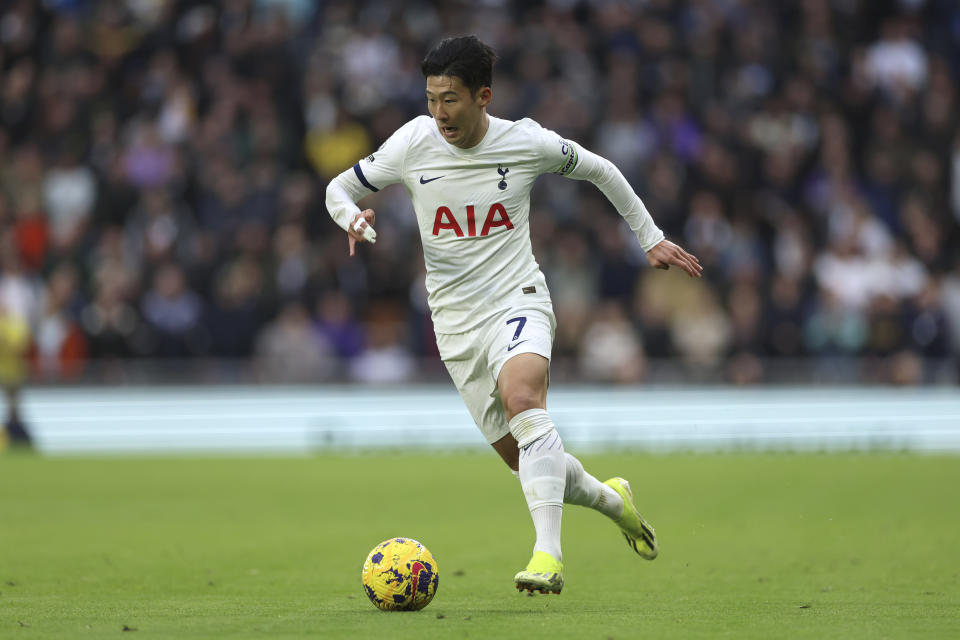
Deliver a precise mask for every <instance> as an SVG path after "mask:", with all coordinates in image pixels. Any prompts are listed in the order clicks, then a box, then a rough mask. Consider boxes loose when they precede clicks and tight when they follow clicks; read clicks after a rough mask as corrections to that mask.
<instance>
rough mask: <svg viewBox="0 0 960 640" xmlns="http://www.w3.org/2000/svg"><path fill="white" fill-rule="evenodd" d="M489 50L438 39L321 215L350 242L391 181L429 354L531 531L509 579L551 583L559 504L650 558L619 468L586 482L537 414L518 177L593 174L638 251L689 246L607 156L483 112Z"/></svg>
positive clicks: (537, 368)
mask: <svg viewBox="0 0 960 640" xmlns="http://www.w3.org/2000/svg"><path fill="white" fill-rule="evenodd" d="M495 60H496V55H495V53H494V51H493V49H491V48H490V47H489V46H487V45H486V44H484V43H483V42H481V41H480V40H478V39H477V38H476V37H474V36H467V37H459V38H448V39H446V40H443V41H442V42H440V43H439V44H438V45H436V47H434V48H433V49H432V50H431V51H430V52H429V53H428V54H427V56H426V58H425V59H424V61H423V63H422V65H421V70H422V71H423V75H424V77H425V78H426V98H427V109H428V110H429V112H430V116H429V117H428V116H419V117H417V118H414V119H413V120H411V121H410V122H408V123H406V124H405V125H403V126H402V127H400V128H399V129H398V130H397V131H396V132H395V133H394V134H393V135H392V136H390V138H389V139H388V140H387V141H386V142H385V143H384V144H383V146H381V147H380V149H379V150H377V151H376V152H374V153H373V154H372V155H370V156H368V157H366V158H364V159H363V160H360V161H359V162H358V163H357V164H355V165H354V166H353V168H351V169H348V170H347V171H344V172H343V173H341V174H340V175H339V176H337V177H336V178H335V179H334V180H333V181H332V182H330V184H329V186H328V187H327V194H326V204H327V209H328V211H329V212H330V215H331V216H332V217H333V219H334V220H335V221H336V223H337V224H338V225H339V226H340V227H341V228H343V229H344V230H345V231H346V232H347V234H348V235H349V240H348V243H349V251H350V255H354V252H355V246H356V243H363V242H371V243H372V242H375V241H376V232H375V231H374V228H373V224H374V223H375V221H376V220H375V215H374V211H373V210H372V209H366V210H364V211H361V210H360V209H359V207H358V206H357V205H356V202H357V201H359V200H360V199H362V198H363V197H364V196H366V195H368V194H370V193H372V192H375V191H378V190H379V189H382V188H383V187H385V186H387V185H389V184H393V183H396V182H401V183H403V185H404V186H405V187H406V189H407V192H408V193H409V194H410V197H411V199H412V201H413V207H414V209H415V211H416V214H417V223H418V225H419V228H420V236H421V238H422V241H423V253H424V260H425V262H426V268H427V276H426V284H427V290H428V293H429V297H428V301H429V305H430V310H431V314H432V317H433V322H434V327H435V331H436V336H437V346H438V348H439V352H440V356H441V358H442V359H443V362H444V364H445V365H446V367H447V371H448V372H449V373H450V377H451V378H453V381H454V383H455V384H456V386H457V389H458V390H459V392H460V395H461V397H462V398H463V400H464V402H465V403H466V405H467V408H468V409H469V411H470V414H471V415H472V416H473V419H474V421H475V422H476V423H477V426H478V427H479V428H480V431H481V432H482V433H483V435H484V436H485V437H486V439H487V441H488V442H490V444H491V445H493V448H494V449H495V450H496V452H497V453H498V454H500V456H501V457H502V458H503V460H504V461H505V462H506V463H507V465H508V466H509V467H510V469H512V470H513V472H514V474H515V475H517V477H518V478H519V480H520V485H521V487H522V489H523V493H524V496H525V497H526V501H527V505H528V507H529V509H530V514H531V517H532V519H533V525H534V529H535V531H536V543H535V544H534V547H533V557H532V558H531V559H530V562H529V564H528V565H527V567H526V568H525V569H524V570H523V571H520V572H519V573H517V574H516V576H515V578H514V581H515V583H516V586H517V588H518V589H521V590H523V589H526V590H527V591H534V590H537V591H540V592H554V593H559V592H560V590H561V589H562V588H563V564H562V560H563V556H562V553H561V550H560V522H561V516H562V513H563V504H564V503H568V504H578V505H583V506H587V507H591V508H593V509H596V510H597V511H600V512H601V513H603V514H605V515H606V516H608V517H609V518H611V519H612V520H614V522H616V524H617V525H618V526H619V527H620V530H621V531H622V532H623V535H624V537H625V538H626V539H627V542H628V544H629V545H630V547H631V548H632V549H633V550H634V551H635V552H636V553H637V554H639V555H640V556H641V557H643V558H646V559H648V560H653V559H654V558H656V556H657V551H658V546H657V539H656V537H655V533H654V530H653V527H651V526H650V525H649V524H648V523H647V522H646V521H645V520H644V519H643V518H642V517H641V515H640V513H639V511H638V510H637V508H636V506H635V505H634V503H633V493H632V491H631V488H630V485H629V484H628V483H627V481H626V480H624V479H622V478H612V479H610V480H607V481H606V482H600V481H598V480H597V479H596V478H594V477H593V476H591V475H590V474H589V473H587V472H586V471H585V470H584V468H583V465H581V464H580V462H579V461H578V460H577V459H576V458H575V457H573V456H572V455H570V454H569V453H565V452H564V449H563V442H562V440H561V438H560V434H559V433H558V432H557V430H556V428H555V427H554V424H553V421H552V420H551V418H550V414H549V413H547V410H546V406H547V385H548V383H549V364H550V353H551V348H552V345H553V337H554V332H555V328H556V327H555V325H556V320H555V318H554V314H553V308H552V305H551V302H550V294H549V292H548V290H547V285H546V282H545V280H544V276H543V274H542V273H541V272H540V269H539V267H538V265H537V263H536V261H535V259H534V256H533V251H532V249H531V245H530V225H529V220H528V218H529V214H530V189H531V187H532V186H533V183H534V181H535V180H536V179H537V177H538V176H540V175H541V174H544V173H555V174H559V175H561V176H565V177H567V178H573V179H575V180H589V181H590V182H592V183H593V184H595V185H596V186H597V187H598V188H599V189H600V190H601V191H602V192H603V193H604V195H606V197H607V198H608V199H609V200H610V202H611V204H612V205H613V206H614V207H615V208H616V210H617V211H618V212H619V213H620V215H622V216H623V217H624V218H625V219H626V220H627V222H628V223H629V225H630V227H631V229H633V231H634V232H635V233H636V235H637V239H638V241H639V242H640V246H641V247H642V248H643V249H644V251H645V252H646V255H647V260H648V261H649V263H650V264H651V265H652V266H654V267H657V268H660V269H668V268H670V266H677V267H679V268H680V269H682V270H684V271H685V272H686V273H687V274H689V275H690V276H691V277H699V276H700V273H701V267H700V264H699V261H698V260H697V258H696V257H695V256H693V255H691V254H689V253H687V252H686V251H684V250H683V249H682V248H681V247H679V246H677V245H676V244H674V243H672V242H670V241H669V240H666V239H664V235H663V232H662V231H661V230H660V229H659V228H657V226H656V224H654V221H653V219H652V218H651V217H650V214H649V213H648V212H647V210H646V208H645V207H644V205H643V203H642V202H641V201H640V198H639V197H637V195H636V194H635V193H634V192H633V189H632V188H631V187H630V185H629V183H628V182H627V180H626V179H625V178H624V177H623V175H622V174H621V173H620V171H619V170H618V169H617V168H616V167H614V166H613V164H611V163H610V162H609V161H607V160H605V159H604V158H601V157H599V156H597V155H595V154H593V153H591V152H590V151H588V150H586V149H584V148H583V147H582V146H580V145H579V144H577V143H576V142H573V141H571V140H566V139H564V138H561V137H560V136H559V135H557V134H556V133H554V132H552V131H548V130H546V129H544V128H543V127H541V126H540V125H539V124H537V123H536V122H534V121H533V120H530V119H523V120H519V121H517V122H511V121H509V120H502V119H500V118H495V117H493V116H491V115H489V114H488V113H487V107H488V106H489V105H490V103H491V100H492V98H493V91H492V88H491V84H492V83H491V81H492V74H493V64H494V61H495Z"/></svg>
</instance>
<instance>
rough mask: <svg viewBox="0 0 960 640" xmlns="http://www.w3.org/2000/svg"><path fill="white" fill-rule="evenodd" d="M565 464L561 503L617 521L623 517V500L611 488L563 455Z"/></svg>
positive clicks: (568, 455) (568, 456)
mask: <svg viewBox="0 0 960 640" xmlns="http://www.w3.org/2000/svg"><path fill="white" fill-rule="evenodd" d="M564 457H565V458H566V463H567V483H566V489H565V490H564V494H563V501H564V502H566V503H567V504H578V505H581V506H584V507H590V508H591V509H595V510H597V511H599V512H600V513H602V514H603V515H605V516H607V517H608V518H612V519H614V520H617V519H619V518H620V516H621V515H623V498H621V497H620V494H619V493H617V492H616V491H614V490H613V489H612V488H611V487H608V486H607V485H605V484H603V483H602V482H600V481H599V480H597V479H596V478H594V477H593V476H592V475H590V474H589V473H587V472H586V471H585V470H584V468H583V465H582V464H581V463H580V461H579V460H577V459H576V458H574V457H573V456H572V455H570V454H569V453H565V454H564Z"/></svg>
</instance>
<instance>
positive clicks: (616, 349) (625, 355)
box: [579, 302, 645, 384]
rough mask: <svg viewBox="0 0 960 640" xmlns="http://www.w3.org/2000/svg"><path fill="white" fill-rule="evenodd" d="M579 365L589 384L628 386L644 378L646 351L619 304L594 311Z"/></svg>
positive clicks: (605, 305)
mask: <svg viewBox="0 0 960 640" xmlns="http://www.w3.org/2000/svg"><path fill="white" fill-rule="evenodd" d="M579 363H580V371H581V372H582V373H583V375H584V376H585V377H586V379H587V380H593V381H598V382H614V383H619V384H628V383H632V382H637V381H639V380H640V379H641V378H642V377H643V373H644V364H645V361H644V354H643V347H642V346H641V344H640V341H639V340H638V338H637V336H636V334H635V333H634V329H633V326H632V325H631V324H630V323H629V321H628V320H627V316H626V314H625V313H624V311H623V309H622V307H621V306H620V305H619V304H618V303H616V302H607V303H605V304H603V305H602V306H600V307H599V308H598V309H595V310H594V313H593V314H592V316H591V322H590V326H589V327H588V328H587V330H586V332H585V333H584V334H583V338H582V339H581V341H580V353H579Z"/></svg>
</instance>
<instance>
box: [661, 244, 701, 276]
mask: <svg viewBox="0 0 960 640" xmlns="http://www.w3.org/2000/svg"><path fill="white" fill-rule="evenodd" d="M647 262H649V263H650V266H651V267H654V268H656V269H664V270H666V269H669V268H670V265H675V266H678V267H680V268H681V269H683V270H684V271H686V272H687V275H689V276H690V277H691V278H699V277H700V275H701V274H702V273H703V267H701V266H700V261H699V260H698V259H697V256H695V255H693V254H692V253H687V252H686V251H685V250H684V249H683V247H681V246H680V245H677V244H674V243H672V242H670V241H669V240H661V241H660V243H659V244H656V245H654V247H653V248H652V249H650V251H647Z"/></svg>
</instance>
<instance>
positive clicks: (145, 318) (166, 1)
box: [0, 0, 960, 384]
mask: <svg viewBox="0 0 960 640" xmlns="http://www.w3.org/2000/svg"><path fill="white" fill-rule="evenodd" d="M466 33H475V34H476V35H478V36H479V37H480V38H481V39H483V40H485V41H486V42H488V43H490V44H491V45H493V46H494V48H495V49H496V50H497V51H498V54H499V56H500V60H499V62H498V64H497V67H496V69H495V73H494V86H493V90H494V100H493V104H492V107H491V108H490V112H491V113H492V114H493V115H496V116H498V117H503V118H508V119H518V118H522V117H527V116H529V117H532V118H534V119H536V120H538V121H539V122H540V123H541V124H542V125H544V126H545V127H548V128H550V129H553V130H555V131H557V132H558V133H560V134H561V135H563V136H564V137H566V138H570V139H574V140H577V141H578V142H580V143H582V144H583V145H584V146H586V147H587V148H589V149H591V150H593V151H595V152H596V153H599V154H601V155H603V156H605V157H607V158H608V159H610V160H611V161H613V162H614V163H615V164H616V165H617V166H618V167H619V168H620V169H621V170H622V171H623V173H624V174H625V175H626V177H627V179H628V180H629V181H630V182H631V184H632V185H633V186H634V188H635V190H636V191H637V193H638V194H640V196H641V198H643V200H644V202H645V203H646V205H647V207H648V208H649V210H650V211H651V213H652V214H653V216H654V219H655V220H656V221H657V223H658V224H659V225H660V226H661V228H663V229H664V231H665V232H666V233H667V235H668V237H670V238H672V239H674V240H676V241H677V242H678V243H680V244H682V245H684V246H685V247H686V248H687V249H689V250H690V251H692V252H693V253H695V254H696V255H698V256H699V257H700V260H701V262H702V263H703V265H704V267H705V277H704V278H703V280H702V281H693V280H690V279H687V278H684V277H682V276H681V275H680V274H679V273H675V272H674V271H670V272H668V273H663V272H659V271H656V272H655V271H653V270H651V269H649V268H647V267H646V266H645V261H644V256H643V254H642V252H641V251H640V250H639V248H638V247H637V245H636V241H635V239H634V238H633V237H632V236H631V234H630V233H629V230H628V229H626V227H625V225H624V224H623V222H622V220H621V219H620V218H619V216H617V214H616V212H615V211H613V209H612V208H611V206H610V205H609V203H608V202H607V201H606V200H605V199H604V197H603V196H602V194H601V193H600V192H599V191H598V190H596V189H595V188H594V187H593V186H592V185H590V184H583V183H578V182H575V181H570V180H564V179H562V178H559V177H557V176H546V177H544V178H542V179H541V180H540V181H538V183H537V186H536V188H535V190H534V193H533V207H532V211H531V219H532V222H531V226H532V229H533V236H534V249H535V253H536V255H537V258H538V260H539V262H540V265H541V268H542V269H543V271H544V272H545V274H546V276H547V281H548V284H549V285H550V287H551V292H552V294H553V298H554V303H555V308H556V312H557V316H558V324H559V329H558V331H559V333H558V336H557V340H556V346H555V357H556V360H555V363H556V364H555V369H556V370H557V374H558V375H564V374H569V375H571V376H574V377H577V379H589V380H598V381H615V382H631V381H636V380H641V379H648V380H654V381H656V380H657V376H656V373H655V371H654V368H653V364H652V363H657V362H664V361H668V362H673V363H677V366H679V367H681V368H682V369H683V371H685V372H686V373H685V375H686V376H687V379H691V378H692V379H700V378H699V376H703V378H702V379H707V377H709V376H714V377H716V376H719V377H720V378H721V379H725V380H728V381H732V382H737V383H755V382H761V381H764V380H770V379H777V378H776V376H775V375H774V373H775V371H777V370H780V371H783V370H784V369H785V368H786V369H787V370H789V369H792V368H793V367H795V366H801V365H797V364H796V363H804V364H803V365H802V366H808V367H811V371H812V372H813V375H814V377H815V378H816V379H818V380H831V381H843V380H854V381H866V382H893V383H903V384H909V383H919V382H931V381H944V380H947V381H956V379H957V377H958V367H957V364H956V363H957V361H958V360H960V133H958V120H960V103H958V100H960V95H958V90H960V84H958V78H960V5H957V3H956V2H955V0H899V1H895V0H888V1H881V0H790V1H784V2H766V1H763V0H645V1H644V0H634V1H623V2H615V1H612V0H611V1H609V2H608V1H600V0H546V1H539V2H535V1H531V2H507V1H505V0H483V1H479V2H467V1H463V2H452V1H451V2H426V1H415V2H402V3H401V2H389V1H386V0H352V1H340V0H328V1H323V2H313V1H311V0H221V1H220V2H213V1H212V0H89V1H84V0H4V1H3V2H0V253H2V264H0V375H2V376H3V377H4V379H5V380H15V379H18V378H22V377H23V376H25V375H28V374H29V375H31V376H32V379H34V380H38V381H44V380H49V381H71V380H76V381H82V380H87V379H90V376H94V377H96V379H98V380H119V379H122V377H123V375H124V374H123V373H122V372H124V371H126V370H127V369H126V368H125V367H126V363H129V362H130V361H150V362H157V361H160V362H170V363H177V365H176V366H177V367H190V366H192V365H191V364H190V363H191V362H197V363H199V362H204V363H210V362H214V363H220V364H216V365H213V367H212V371H213V373H211V375H212V376H214V377H215V378H216V379H217V380H223V381H229V380H231V379H233V377H237V376H241V375H246V374H242V373H241V371H249V370H248V369H246V368H245V366H244V365H240V364H237V363H245V362H252V363H254V368H253V369H252V371H255V373H256V375H257V376H262V379H269V380H286V381H312V380H330V379H336V380H341V379H342V380H346V379H351V380H364V381H385V382H387V381H400V380H411V379H415V378H416V377H417V376H418V375H421V374H422V372H423V370H424V369H423V363H427V369H428V370H430V369H431V367H433V366H434V365H436V347H435V343H434V339H433V330H432V326H431V324H430V319H429V313H428V310H427V308H426V302H425V300H426V292H425V289H424V285H423V282H424V273H423V264H422V257H421V250H420V242H419V239H418V237H417V228H416V224H415V219H414V214H413V211H412V208H411V206H410V203H409V199H408V197H407V195H406V193H405V192H404V190H403V189H402V188H401V187H399V186H395V187H391V188H388V189H385V190H383V191H382V192H381V193H378V194H375V195H374V196H371V197H370V198H369V199H368V200H367V201H365V203H364V204H366V205H367V206H371V207H373V208H374V209H376V210H377V214H378V217H377V223H378V224H377V228H378V234H379V241H378V243H377V244H376V246H375V247H363V248H362V249H363V250H362V251H361V252H360V256H359V257H357V258H353V259H350V258H348V255H347V241H346V237H345V235H344V234H343V232H342V231H340V230H339V228H337V227H336V226H335V225H334V224H333V223H332V221H331V220H330V219H329V216H328V215H327V213H326V211H325V209H324V205H323V193H324V189H325V187H326V183H327V182H328V181H329V180H330V179H331V178H332V177H333V176H335V175H336V174H337V173H339V172H340V171H342V170H344V169H346V168H349V167H350V166H351V165H352V164H353V163H354V162H356V160H357V159H359V158H360V157H362V156H364V155H367V154H368V153H370V152H372V151H373V150H375V149H376V148H377V146H378V145H379V144H380V143H381V142H382V141H383V140H384V139H385V138H386V137H387V136H389V135H390V134H391V133H392V132H393V131H394V130H395V129H396V128H397V127H399V126H400V125H401V124H403V123H404V122H405V121H407V120H408V119H410V118H411V117H413V116H416V115H419V114H423V113H425V112H426V109H425V101H424V97H423V86H424V85H423V78H422V76H421V74H420V71H419V63H420V60H421V59H422V57H423V55H424V54H425V52H426V51H427V50H428V49H429V48H430V46H432V45H433V44H434V43H435V42H437V41H438V40H439V39H440V38H442V37H445V36H447V35H454V34H466ZM24 358H25V359H24ZM778 363H788V364H786V365H783V364H779V365H778ZM28 368H29V371H27V369H28ZM437 369H439V367H437Z"/></svg>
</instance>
